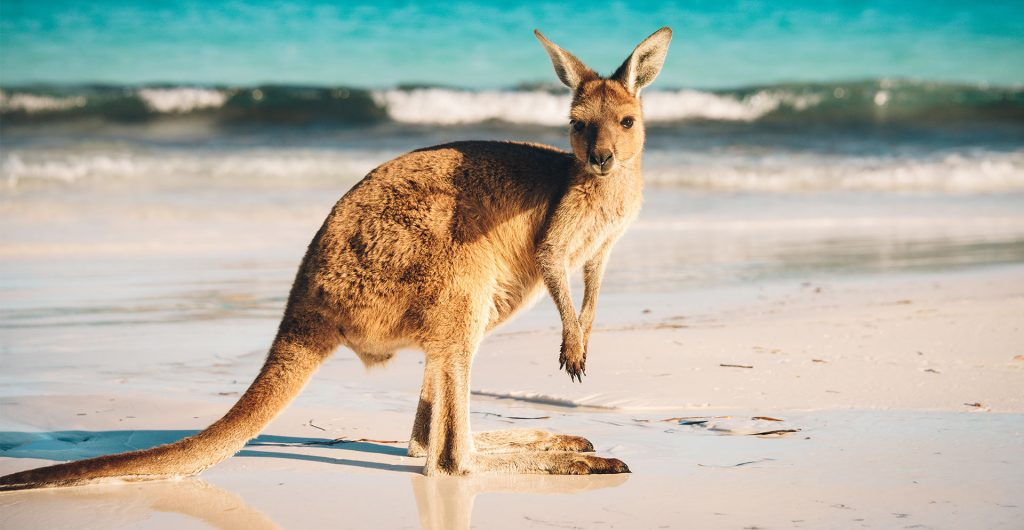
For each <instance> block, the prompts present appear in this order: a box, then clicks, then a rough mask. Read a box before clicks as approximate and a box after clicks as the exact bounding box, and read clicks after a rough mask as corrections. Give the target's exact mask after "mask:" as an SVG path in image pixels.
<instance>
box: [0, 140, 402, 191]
mask: <svg viewBox="0 0 1024 530" xmlns="http://www.w3.org/2000/svg"><path fill="white" fill-rule="evenodd" d="M396 154H397V153H392V152H376V151H344V152H342V151H315V150H307V149H252V150H244V151H227V152H201V153H195V152H181V151H170V152H130V151H129V152H99V153H77V152H64V151H49V150H20V149H13V150H9V151H5V152H4V153H3V155H2V157H0V182H3V183H5V184H6V187H7V188H8V189H13V188H18V187H21V186H25V185H32V184H34V183H36V184H38V183H42V184H46V183H57V184H75V183H80V182H83V183H84V182H126V181H140V180H144V181H146V182H166V183H175V182H190V181H191V182H194V181H196V180H201V181H204V182H206V183H207V184H210V185H212V184H214V183H217V182H223V183H228V184H231V183H234V184H245V185H257V184H260V183H281V184H285V185H288V183H294V182H298V181H303V182H309V181H340V182H343V183H346V182H347V183H354V182H355V181H356V180H358V179H360V178H362V177H363V176H364V175H366V173H368V172H369V171H370V170H371V169H373V168H374V167H376V166H377V165H378V164H380V163H381V162H382V161H384V160H388V159H389V158H392V157H394V156H395V155H396Z"/></svg>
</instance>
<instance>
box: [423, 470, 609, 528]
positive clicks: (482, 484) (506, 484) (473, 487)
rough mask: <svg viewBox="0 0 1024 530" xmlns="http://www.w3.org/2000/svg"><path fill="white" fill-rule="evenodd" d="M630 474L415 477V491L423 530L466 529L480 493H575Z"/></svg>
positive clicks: (592, 488) (594, 488)
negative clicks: (474, 503)
mask: <svg viewBox="0 0 1024 530" xmlns="http://www.w3.org/2000/svg"><path fill="white" fill-rule="evenodd" d="M628 479H629V475H595V476H587V477H563V476H552V475H483V476H476V477H425V476H422V475H414V476H413V477H412V490H413V493H414V494H415V495H416V507H417V509H418V510H419V514H420V527H421V528H423V529H424V530H463V529H468V528H470V526H471V522H472V516H473V502H474V501H475V500H476V496H477V495H478V494H480V493H528V494H558V493H561V494H574V493H580V492H583V491H590V490H597V489H604V488H614V487H617V486H621V485H622V484H624V483H625V482H626V480H628Z"/></svg>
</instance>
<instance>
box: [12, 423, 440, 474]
mask: <svg viewBox="0 0 1024 530" xmlns="http://www.w3.org/2000/svg"><path fill="white" fill-rule="evenodd" d="M198 432H199V431H187V430H153V431H53V432H10V431H7V432H0V457H5V458H36V459H41V460H55V461H60V462H65V461H70V460H81V459H84V458H93V457H97V456H103V455H109V454H115V453H123V452H125V451H135V450H138V449H149V448H151V447H156V446H158V445H163V444H167V443H171V442H175V441H178V440H180V439H182V438H185V437H187V436H192V435H193V434H196V433H198ZM245 447H246V449H243V450H242V451H240V452H239V453H238V454H237V456H241V457H261V458H286V459H292V460H306V461H310V462H322V463H327V464H336V465H344V466H353V467H361V468H367V469H380V470H387V471H399V472H419V471H420V469H421V468H420V467H419V466H408V465H395V464H387V463H381V462H373V461H363V460H356V459H349V458H332V457H327V456H321V455H312V454H302V453H293V452H282V451H278V450H274V451H259V450H252V449H250V448H256V447H276V448H280V447H294V448H296V449H309V448H311V447H317V448H323V447H329V448H331V449H332V450H333V449H338V450H345V451H354V452H358V453H374V454H379V455H387V456H405V455H406V449H405V448H404V447H395V446H391V445H385V444H380V443H373V442H356V441H353V442H345V443H337V442H335V441H334V440H330V439H326V438H303V437H296V436H276V435H270V434H264V435H261V436H259V437H257V438H255V439H253V440H251V441H250V442H249V443H248V444H246V446H245Z"/></svg>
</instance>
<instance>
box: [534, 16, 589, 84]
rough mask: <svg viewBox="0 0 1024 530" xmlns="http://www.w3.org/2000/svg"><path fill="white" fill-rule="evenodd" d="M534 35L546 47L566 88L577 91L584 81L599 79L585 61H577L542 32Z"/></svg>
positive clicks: (536, 32) (535, 31)
mask: <svg viewBox="0 0 1024 530" xmlns="http://www.w3.org/2000/svg"><path fill="white" fill-rule="evenodd" d="M533 34H534V35H535V36H536V37H537V40H539V41H540V43H541V44H543V45H544V50H546V51H547V52H548V56H550V57H551V64H552V65H554V67H555V74H557V75H558V79H559V80H560V81H562V83H563V84H564V85H565V86H567V87H569V88H571V89H573V90H576V87H578V86H580V85H581V84H583V82H584V81H589V80H591V79H597V74H595V73H594V71H593V70H591V69H590V68H588V67H587V65H585V64H583V61H581V60H579V59H577V58H576V56H575V55H573V54H571V53H569V52H567V51H565V50H563V49H561V48H559V47H558V45H557V44H555V43H553V42H551V41H549V40H548V39H547V37H545V36H544V35H542V34H541V32H539V31H537V30H533Z"/></svg>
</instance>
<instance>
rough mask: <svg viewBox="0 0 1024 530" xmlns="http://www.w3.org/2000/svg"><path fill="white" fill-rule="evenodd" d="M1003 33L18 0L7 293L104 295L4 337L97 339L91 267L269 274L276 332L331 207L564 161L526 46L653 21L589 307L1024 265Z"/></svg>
mask: <svg viewBox="0 0 1024 530" xmlns="http://www.w3.org/2000/svg"><path fill="white" fill-rule="evenodd" d="M1022 11H1024V7H1022V5H1021V4H1019V3H1012V2H1011V3H999V4H986V5H981V6H978V5H975V4H971V3H966V2H941V3H934V2H919V1H904V2H892V1H868V2H857V3H847V2H824V3H822V2H808V1H792V2H773V3H764V2H689V3H680V4H654V3H649V2H633V3H629V4H608V5H599V4H594V3H582V2H576V3H553V2H541V3H530V4H525V3H524V4H517V3H496V4H488V5H487V6H483V5H477V4H471V3H464V2H447V3H443V4H400V3H388V2H384V3H373V4H369V3H366V4H358V3H347V4H345V5H332V4H322V5H321V4H313V3H309V4H288V5H281V6H279V5H277V4H272V3H270V2H254V1H248V2H235V3H231V4H224V5H220V4H209V3H201V2H181V3H175V4H173V5H167V4H162V3H155V2H137V1H136V2H111V3H104V4H103V5H102V6H101V5H99V4H81V3H76V2H49V3H34V2H11V1H8V2H5V3H4V5H3V11H2V17H0V29H2V30H3V31H0V44H2V45H3V46H2V51H0V66H3V69H2V79H0V85H2V86H0V219H2V223H3V226H4V229H3V230H0V256H3V257H4V258H5V259H7V260H9V261H8V263H7V264H5V265H3V272H4V273H5V274H6V275H7V278H6V282H7V283H6V284H5V285H6V286H7V289H9V290H10V292H9V293H8V294H12V293H14V292H15V291H17V292H21V291H19V289H21V287H20V286H21V285H22V284H25V283H28V284H32V285H36V284H40V283H39V282H42V283H45V280H44V279H42V276H39V275H40V274H42V273H41V272H40V271H49V273H48V274H64V273H61V272H60V270H61V269H60V268H59V267H58V265H57V264H59V263H63V262H64V261H61V260H69V261H67V263H70V264H71V265H72V266H73V269H74V270H75V271H79V273H80V274H84V275H89V278H92V279H93V280H96V281H100V284H97V287H96V288H95V289H86V293H87V294H88V295H89V296H92V295H94V294H95V295H96V296H97V297H98V298H96V299H95V300H92V299H90V300H92V301H80V303H77V302H76V303H73V304H71V306H72V307H74V308H76V309H74V310H70V312H67V311H65V310H66V309H67V308H66V307H64V306H63V305H61V304H62V303H63V302H61V301H60V300H58V299H49V298H47V296H43V295H39V296H33V297H31V298H26V299H24V300H25V301H24V304H25V306H24V307H21V308H20V309H19V311H21V310H22V309H24V310H30V309H31V310H32V311H35V309H32V308H36V309H39V311H36V312H31V314H30V318H29V321H31V319H32V318H35V317H34V316H31V315H42V316H40V317H39V318H41V319H43V320H42V321H46V319H49V318H55V317H54V315H65V314H74V315H79V311H81V315H80V317H81V318H94V317H96V315H97V314H101V313H103V311H97V310H96V307H119V303H115V302H110V303H109V304H108V303H107V302H106V301H103V300H106V298H105V297H104V295H102V292H104V289H105V288H104V287H101V286H108V285H107V284H105V283H102V282H106V281H114V280H117V279H119V278H120V277H121V274H118V275H115V276H113V277H108V276H107V275H106V273H105V272H103V271H105V270H107V269H109V268H110V267H114V269H115V270H118V271H122V273H123V275H124V276H125V277H136V276H137V277H149V275H150V274H151V273H152V271H153V270H165V269H164V268H165V267H170V269H167V270H169V271H171V272H173V271H178V270H181V269H182V267H185V268H188V269H189V270H193V269H194V268H195V267H197V265H195V263H197V262H196V261H194V260H202V261H201V262H202V263H205V264H206V265H204V267H203V268H202V270H203V271H212V270H214V269H218V270H224V271H249V272H245V273H244V276H245V278H247V279H248V280H251V279H252V276H251V273H252V271H272V272H268V274H271V276H272V277H273V278H274V281H273V284H272V287H268V288H267V292H266V295H267V298H266V299H265V300H264V302H260V303H258V304H255V305H254V306H253V307H255V308H257V309H254V310H260V311H265V310H266V308H267V307H277V306H278V305H279V304H280V303H281V298H280V297H282V296H283V295H284V293H285V292H286V291H287V283H288V281H289V280H290V279H291V277H292V275H293V274H294V268H295V266H296V264H297V261H298V259H299V258H300V257H301V255H302V251H303V247H304V245H305V244H306V243H308V239H309V238H310V237H311V236H312V234H313V233H315V231H316V229H317V227H318V226H319V223H320V222H321V221H322V219H323V217H324V216H325V215H326V214H327V212H328V211H329V210H330V207H331V205H332V204H333V203H334V201H336V200H337V198H338V197H340V196H341V195H342V194H343V193H344V192H345V191H346V190H347V189H348V188H350V187H351V186H352V185H353V184H355V183H356V182H357V181H358V180H359V179H360V178H362V176H363V175H365V174H366V173H367V172H369V171H370V170H371V169H373V168H374V167H376V166H377V165H379V164H381V163H383V162H385V161H387V160H389V159H391V158H393V157H395V156H398V155H400V154H402V153H404V152H408V151H410V150H413V149H417V148H420V147H424V146H428V145H435V144H440V143H445V142H450V141H455V140H466V139H491V140H519V141H532V142H541V143H546V144H551V145H555V146H559V147H562V148H566V147H568V141H567V123H566V122H567V119H566V114H567V110H568V104H569V94H568V92H567V91H566V90H565V89H564V88H562V87H560V86H559V85H558V84H557V83H556V82H555V81H554V75H553V72H552V71H551V66H550V63H549V62H548V59H547V57H546V56H545V54H544V53H543V50H542V49H541V48H540V46H539V45H538V44H537V43H536V42H535V41H534V39H533V37H532V35H531V31H532V29H533V28H534V27H539V28H541V29H543V30H545V31H546V32H547V34H548V36H549V37H551V38H552V39H554V40H555V41H556V42H559V43H560V44H562V45H564V46H565V47H566V48H568V49H570V50H572V51H575V52H577V53H578V55H579V56H580V57H581V58H583V59H584V60H585V61H587V62H589V63H590V64H592V65H594V66H595V67H596V68H598V70H600V71H604V72H608V71H610V70H611V69H613V68H614V67H615V66H616V65H617V64H618V63H619V62H620V61H621V60H622V59H623V58H624V57H625V55H626V54H627V53H628V52H629V51H630V50H631V49H632V47H633V46H634V45H635V43H636V42H637V41H639V40H640V39H642V38H643V37H644V36H646V35H647V34H649V33H650V32H651V31H653V30H654V29H656V28H657V27H659V26H661V25H664V24H669V25H672V26H673V28H674V30H675V39H674V41H673V44H672V49H671V51H670V53H669V60H668V62H667V63H666V66H665V69H664V71H663V73H662V74H661V76H660V77H659V79H658V80H657V81H656V82H655V84H654V85H653V86H652V87H650V88H649V89H647V90H645V91H644V94H643V102H644V113H645V118H646V123H647V127H648V134H647V138H648V141H647V146H646V152H645V158H644V175H645V181H646V183H647V192H646V195H645V197H646V199H645V200H646V202H645V206H644V212H643V214H642V216H641V218H640V219H639V221H638V223H637V224H636V226H635V227H634V228H633V229H632V230H631V231H630V232H629V234H628V235H627V237H626V238H625V239H624V240H623V241H622V242H621V243H620V245H619V246H618V249H617V251H616V257H615V258H614V259H613V260H612V263H611V265H610V266H609V271H608V274H609V279H608V282H606V290H607V291H608V292H637V291H644V290H648V291H661V290H665V289H668V290H671V289H673V288H680V289H681V288H699V287H708V286H714V285H729V284H735V283H737V282H748V281H776V280H778V281H788V280H792V279H794V278H800V279H802V280H808V281H810V280H813V279H814V278H826V277H830V275H836V274H840V275H864V274H866V275H872V274H877V273H879V272H884V273H896V274H899V273H902V272H907V271H920V270H922V269H925V270H960V269H971V268H976V267H990V266H999V265H1005V264H1012V263H1020V262H1024V86H1022V85H1021V84H1020V83H1021V81H1022V80H1024V78H1022V75H1024V68H1020V66H1021V65H1024V60H1022V58H1024V44H1022V42H1024V38H1022V35H1024V30H1022V26H1021V25H1022V22H1021V21H1022V20H1024V16H1022V15H1024V13H1022ZM570 15H571V16H570ZM58 258H59V259H58ZM54 259H58V261H56V262H54V261H53V260H54ZM167 263H169V264H171V265H166V264H167ZM189 263H191V265H188V264H189ZM55 267H57V268H55ZM67 274H71V276H70V278H74V277H75V274H76V273H71V272H68V273H67ZM197 274H198V276H197V279H196V282H200V281H204V282H205V281H207V280H208V281H209V282H210V283H211V284H219V283H218V282H227V283H224V284H223V285H225V286H230V285H235V284H234V283H232V282H235V281H236V280H231V281H228V280H224V279H223V278H221V277H220V276H218V275H217V274H214V273H213V272H202V273H198V272H197ZM204 274H209V275H212V276H213V277H211V278H208V279H207V280H202V278H204V277H205V276H203V275H204ZM225 274H228V276H230V274H229V273H227V272H225ZM97 275H98V276H97ZM97 278H102V280H97ZM248 280H247V281H248ZM83 281H84V280H83ZM153 282H154V284H160V282H159V281H157V280H153ZM88 284H89V283H88V282H85V283H84V284H83V285H88ZM673 286H674V287H673ZM165 287H166V286H164V287H161V288H160V289H164V288H165ZM168 288H169V287H168ZM110 292H117V290H116V289H115V290H111V291H110ZM270 293H276V294H274V295H271V294H270ZM0 294H2V293H0ZM37 294H38V293H37ZM6 298H7V299H8V300H12V299H14V295H13V294H12V296H11V297H6ZM97 300H98V301H97ZM207 303H210V302H209V300H207V299H206V298H202V297H201V298H194V297H191V295H187V294H181V296H180V297H178V298H175V302H174V303H172V304H170V306H169V307H171V308H173V311H171V313H175V312H179V311H182V310H183V308H185V309H184V310H188V309H187V308H193V307H194V308H199V309H197V310H202V311H205V309H204V308H206V307H207V306H206V305H204V304H207ZM97 304H98V306H97ZM195 304H198V305H195ZM215 305H216V304H215ZM227 305H230V304H227ZM19 307H20V306H19ZM12 314H14V313H12ZM14 315H15V316H12V317H11V318H15V317H17V318H22V317H23V316H24V315H23V314H22V313H16V314H14ZM108 316H109V318H113V319H118V318H121V313H120V312H116V311H115V312H113V313H111V314H110V315H108ZM61 318H63V317H61ZM75 318H79V316H76V317H75ZM104 318H106V317H104ZM19 322H21V321H20V320H19ZM19 325H20V324H19Z"/></svg>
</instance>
